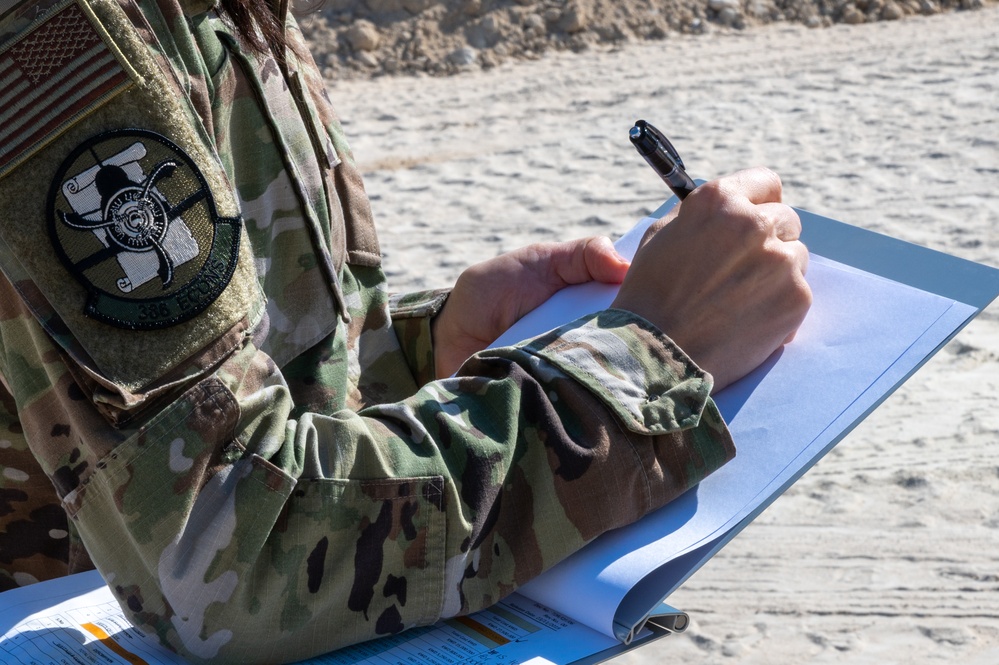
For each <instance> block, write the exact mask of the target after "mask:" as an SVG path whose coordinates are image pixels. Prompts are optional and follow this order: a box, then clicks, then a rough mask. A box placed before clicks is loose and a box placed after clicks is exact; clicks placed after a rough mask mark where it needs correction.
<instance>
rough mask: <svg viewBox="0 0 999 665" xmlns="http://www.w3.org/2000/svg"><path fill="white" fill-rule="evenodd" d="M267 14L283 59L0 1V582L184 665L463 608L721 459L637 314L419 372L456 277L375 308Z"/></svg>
mask: <svg viewBox="0 0 999 665" xmlns="http://www.w3.org/2000/svg"><path fill="white" fill-rule="evenodd" d="M275 12H276V15H277V16H278V17H279V19H280V20H281V21H283V23H284V26H285V31H286V32H285V36H286V38H287V41H288V48H287V49H285V50H284V52H283V53H281V54H279V55H280V57H274V56H273V53H271V54H268V53H265V52H259V51H256V50H253V49H246V48H242V47H241V40H240V38H239V37H238V36H237V35H235V34H234V31H233V29H232V27H231V26H230V24H229V23H228V22H226V21H223V20H221V19H220V18H219V16H218V14H217V13H216V12H214V11H212V7H211V1H210V0H157V2H142V3H141V5H139V4H136V3H134V2H132V1H131V0H27V1H24V2H17V1H16V0H14V1H13V2H12V0H2V2H0V268H2V275H0V589H2V588H11V587H13V586H17V585H23V584H28V583H32V582H34V581H37V580H42V579H47V578H52V577H56V576H59V575H64V574H67V573H71V572H75V571H80V570H85V569H87V568H89V567H91V566H92V565H93V564H96V565H97V567H98V568H99V569H100V571H101V573H102V574H103V575H104V577H105V578H106V579H107V581H108V583H109V585H110V587H111V589H112V590H113V591H114V593H115V595H116V596H117V598H118V599H119V601H120V602H121V604H122V607H123V609H124V610H125V612H126V614H127V616H128V617H129V618H130V619H131V620H132V621H133V622H134V623H135V624H136V625H137V626H139V627H141V628H143V629H144V630H146V631H149V632H150V633H153V634H156V635H157V636H158V637H159V639H160V640H161V641H162V642H163V643H164V644H166V645H168V646H169V647H170V648H172V649H174V650H176V651H178V652H179V653H181V654H182V655H184V656H185V657H186V658H188V659H190V660H192V661H195V662H207V661H212V662H276V661H290V660H296V659H299V658H304V657H307V656H310V655H314V654H316V653H321V652H324V651H328V650H332V649H335V648H337V647H340V646H343V645H347V644H350V643H354V642H357V641H360V640H365V639H369V638H372V637H376V636H378V635H385V634H392V633H396V632H398V631H400V630H403V629H405V628H408V627H412V626H416V625H421V624H427V623H432V622H435V621H437V620H438V619H440V618H442V617H448V616H453V615H456V614H461V613H467V612H472V611H475V610H478V609H480V608H482V607H485V606H488V605H490V604H491V603H493V602H495V601H497V600H498V599H500V598H501V597H503V596H504V595H505V594H508V593H510V592H511V591H513V590H514V589H516V588H517V587H518V586H519V585H521V584H523V583H524V582H526V581H527V580H529V579H531V578H533V577H534V576H536V575H538V574H539V573H541V572H542V571H544V570H545V569H547V568H548V567H550V566H551V565H553V564H554V563H555V562H557V561H559V560H560V559H562V558H564V557H565V556H567V555H568V554H569V553H571V552H573V551H575V550H577V549H579V548H580V547H582V546H583V545H584V544H585V543H587V542H588V541H590V540H592V539H593V538H594V537H596V536H597V535H599V534H600V533H602V532H604V531H607V530H608V529H612V528H614V527H617V526H620V525H624V524H627V523H630V522H632V521H634V520H636V519H638V518H639V517H641V516H642V515H644V514H646V513H647V512H649V511H650V510H653V509H655V508H657V507H659V506H661V505H663V504H665V503H666V502H668V501H669V500H670V499H671V498H673V497H675V496H676V495H678V494H679V493H681V492H683V491H684V490H686V489H687V488H689V487H691V486H692V485H694V484H695V483H697V482H698V481H699V480H700V479H701V478H703V477H704V476H706V475H707V474H709V473H711V472H712V471H713V470H714V469H716V468H718V467H719V466H720V465H722V464H723V463H724V462H725V461H726V460H727V459H729V458H730V457H731V456H732V455H733V454H734V449H733V446H732V443H731V441H730V438H729V435H728V433H727V430H726V428H725V425H724V423H723V422H722V420H721V418H720V417H719V415H718V412H717V410H716V408H715V406H714V404H713V402H712V401H711V399H710V397H709V393H710V391H711V386H712V382H711V377H710V375H708V374H706V373H705V372H703V371H702V370H701V369H699V368H698V367H697V366H696V365H694V364H693V362H691V360H690V359H689V358H688V357H687V356H686V355H685V354H684V353H683V352H682V351H681V350H680V348H679V347H678V346H677V345H676V344H674V342H673V341H672V340H671V339H670V338H668V337H666V336H665V335H664V334H663V333H662V332H660V330H659V329H658V328H657V327H656V326H655V325H653V324H652V323H649V322H648V321H646V320H645V319H644V318H642V317H639V316H636V315H635V314H633V313H632V312H631V311H626V309H631V310H632V311H639V310H640V309H641V304H640V303H639V301H638V300H635V296H634V289H632V290H631V293H632V295H631V296H630V301H629V296H627V294H626V292H627V289H623V290H622V294H623V295H622V300H621V304H622V306H625V305H629V307H625V309H610V310H606V311H602V312H597V313H594V314H593V315H590V316H587V317H584V318H583V319H580V320H578V321H574V322H572V323H570V324H567V325H565V326H563V327H561V328H559V329H557V330H554V331H552V332H550V333H547V334H545V335H542V336H540V337H538V338H535V339H532V340H527V341H525V342H524V343H522V344H519V345H517V346H515V347H510V348H503V349H497V350H492V351H488V352H481V353H478V354H476V355H475V356H473V357H472V358H471V359H469V360H468V361H467V362H466V363H465V364H464V365H463V366H462V368H461V370H460V372H459V373H458V375H457V376H456V377H455V378H452V379H444V380H435V378H436V377H437V376H438V375H444V376H446V375H447V374H448V373H450V371H451V370H452V369H453V367H452V366H451V365H449V364H448V362H442V361H441V357H442V354H441V353H437V354H436V356H435V353H434V343H435V337H433V336H432V335H431V332H433V331H436V333H437V338H441V337H446V335H445V333H447V332H448V331H449V330H451V329H452V328H455V327H456V328H457V329H458V330H459V331H460V330H461V329H462V326H461V325H460V324H459V325H456V324H455V321H456V320H460V317H461V314H460V311H459V309H460V308H461V307H463V306H465V305H466V304H467V303H468V302H470V301H472V302H474V301H475V300H474V298H472V299H471V300H470V296H469V292H470V290H471V292H473V293H474V291H475V289H476V288H478V286H476V284H477V283H476V280H475V278H474V276H470V277H468V278H467V279H466V280H465V284H466V285H467V284H471V285H472V287H469V288H464V287H462V280H459V286H458V287H456V290H455V292H454V294H453V295H452V296H451V300H450V301H448V292H447V291H433V292H427V293H418V294H410V295H407V296H404V297H399V298H394V299H392V298H390V297H389V295H388V292H387V290H386V286H385V278H384V274H383V272H382V269H381V257H380V253H379V249H378V243H377V240H376V237H375V233H374V227H373V224H372V220H371V214H370V211H369V208H368V203H367V200H366V198H365V195H364V192H363V189H362V186H361V182H360V179H359V176H358V173H357V171H356V169H355V168H354V166H353V165H352V161H351V156H350V152H349V149H348V147H347V145H346V143H345V141H344V139H343V135H342V132H341V129H340V125H339V123H338V121H337V119H336V118H335V116H334V114H333V112H332V109H331V107H330V104H329V101H328V99H327V96H326V93H325V92H324V90H323V84H322V81H321V78H320V75H319V73H318V71H317V69H316V67H315V65H314V63H313V62H312V60H311V58H310V57H309V56H308V54H307V50H306V47H305V44H304V41H303V40H302V37H301V34H300V33H299V31H298V29H297V27H296V25H295V23H294V20H293V19H291V18H290V17H288V16H287V3H286V2H285V3H278V5H277V9H275ZM730 184H731V183H730ZM728 189H729V190H730V189H732V187H729V188H728ZM771 189H773V188H772V187H771ZM714 191H715V196H714V198H713V199H711V200H712V201H713V205H714V207H713V208H712V209H713V210H714V211H715V212H716V213H717V211H718V210H719V209H720V208H722V207H723V205H722V204H723V203H725V202H726V201H728V198H726V197H727V196H729V194H730V193H726V192H727V190H726V188H725V187H722V186H719V187H716V188H715V190H714ZM695 194H696V193H695ZM692 196H693V195H692ZM707 196H708V195H704V197H702V199H704V200H708V199H707V198H705V197H707ZM776 197H779V186H778V189H777V193H776ZM694 198H695V199H696V198H697V197H696V196H694ZM765 199H766V201H772V200H777V199H776V198H775V195H774V194H773V193H772V192H771V193H769V194H768V195H767V196H766V197H765ZM760 202H762V201H754V203H760ZM771 205H776V204H771ZM702 207H704V208H705V209H707V208H708V207H709V206H702ZM781 215H784V213H783V212H782V213H781ZM715 216H716V217H719V215H717V214H716V215H715ZM723 216H724V215H721V217H723ZM785 216H786V215H785ZM771 226H772V225H771ZM785 226H787V223H785ZM791 226H793V224H792V225H791ZM677 228H680V226H679V225H677ZM771 230H772V229H771ZM789 234H790V235H793V236H794V237H793V238H791V237H786V236H788V235H789ZM771 235H772V234H771ZM778 235H781V236H782V240H788V241H794V240H795V239H796V235H795V234H794V233H793V231H785V232H781V233H778ZM657 237H658V236H657ZM650 244H651V242H650ZM798 253H799V254H800V251H798ZM541 254H544V252H541ZM531 255H532V256H536V255H537V251H536V250H535V253H534V254H531ZM584 255H587V256H589V259H588V260H592V261H596V262H597V263H601V262H602V263H603V264H604V265H605V268H604V269H603V272H605V273H607V272H608V271H609V272H610V273H615V271H618V272H620V271H623V269H624V268H623V267H621V266H618V267H617V268H615V267H614V266H613V265H612V264H613V263H614V261H615V259H614V257H613V256H612V254H611V252H610V251H609V250H607V248H606V246H605V245H602V244H601V243H599V242H596V243H593V242H583V243H576V244H575V245H573V246H572V257H573V260H574V261H576V260H578V259H579V258H580V257H581V256H584ZM523 256H526V255H522V257H523ZM594 257H595V258H594ZM502 261H503V260H502V259H501V260H500V263H498V264H495V265H493V264H490V265H491V267H489V268H488V269H487V270H486V271H485V272H486V273H488V272H489V271H490V270H493V271H494V272H495V271H496V270H499V269H500V268H502V267H503V265H507V266H508V265H509V264H502ZM501 264H502V265H501ZM798 264H799V265H798V268H799V271H798V273H796V275H797V277H800V271H801V270H803V264H802V263H801V261H800V259H799V260H798ZM637 265H638V264H636V266H637ZM606 266H610V267H609V268H608V267H606ZM549 267H551V266H549ZM619 268H620V270H618V269H619ZM594 272H596V273H599V272H600V270H597V271H594ZM470 274H471V273H470ZM480 274H481V273H480ZM594 276H596V277H598V278H599V275H584V276H582V277H579V278H578V279H590V278H593V277H594ZM608 279H614V277H613V274H612V276H611V277H610V278H608ZM486 281H488V280H486ZM799 282H800V280H799ZM557 286H558V285H557V284H556V285H550V286H548V287H544V288H541V289H539V290H537V291H535V292H532V293H531V294H529V295H524V294H520V295H519V296H518V297H519V298H520V300H521V307H520V308H518V309H516V311H517V312H519V311H520V309H522V308H523V307H522V306H523V304H524V303H526V302H527V301H530V302H537V301H538V299H539V298H543V297H544V296H546V295H547V294H548V293H550V292H552V291H554V290H555V289H556V288H557ZM626 286H627V283H626ZM798 295H799V296H800V295H801V288H800V283H799V288H798ZM639 300H640V299H639ZM799 300H801V298H800V297H799ZM483 301H484V302H488V299H486V300H483ZM445 303H448V307H445V308H444V310H443V312H442V311H441V310H442V307H443V306H444V305H445ZM634 303H639V304H637V305H635V306H630V305H632V304H634ZM804 307H806V308H807V303H805V304H804ZM448 312H449V313H450V317H451V318H447V317H445V313H448ZM438 313H440V316H438V317H437V318H436V319H434V317H435V316H437V315H438ZM799 314H800V316H798V315H799ZM803 315H804V310H803V309H802V307H801V306H800V304H799V306H798V307H797V313H795V314H794V315H793V316H791V317H785V318H787V321H789V322H788V323H786V325H784V328H785V329H784V330H783V332H781V333H780V334H778V335H777V336H776V337H774V340H773V341H772V342H767V343H768V344H769V349H765V350H764V351H765V353H769V351H770V350H772V349H773V348H776V345H777V344H779V343H780V342H781V341H782V340H784V338H785V336H786V335H787V333H788V332H790V331H792V330H793V329H794V328H795V327H796V325H797V322H800V317H801V316H803ZM455 317H458V318H457V319H456V318H455ZM795 317H797V319H796V322H795V321H794V320H793V319H795ZM515 318H516V313H514V314H508V315H507V316H506V317H505V318H504V317H498V318H497V319H496V321H497V322H494V323H493V324H492V328H489V329H488V330H486V332H488V333H489V334H495V333H498V332H500V331H501V329H502V327H503V326H505V325H508V324H509V323H512V321H513V319H515ZM438 324H439V327H438ZM432 325H433V326H434V328H433V330H432ZM465 330H466V337H468V336H469V334H468V332H467V331H468V327H467V326H466V328H465ZM477 332H479V333H482V331H481V330H480V331H477ZM482 334H484V333H482ZM452 337H453V336H452ZM690 339H691V340H695V339H700V338H694V337H691V338H690ZM436 342H437V343H438V345H440V344H442V342H441V340H440V339H436ZM710 343H712V342H711V341H710V340H709V341H708V342H706V344H710ZM691 344H692V345H694V346H696V343H695V342H693V341H692V342H691ZM466 346H467V344H466ZM481 346H482V345H481V344H480V345H478V347H476V346H475V344H472V345H471V347H470V348H469V349H468V350H469V352H471V351H475V350H478V349H480V348H481ZM454 348H464V347H462V346H461V345H457V346H455V347H454ZM760 353H763V351H759V350H757V353H756V356H758V355H760ZM765 353H764V357H765ZM452 355H453V354H452ZM709 355H710V354H708V353H705V357H706V358H707V357H709ZM756 356H754V355H753V354H748V356H747V358H749V360H748V362H749V363H750V364H752V363H755V362H758V360H759V359H760V358H758V357H756ZM452 364H453V363H452ZM736 374H738V372H736ZM91 561H92V562H93V563H91Z"/></svg>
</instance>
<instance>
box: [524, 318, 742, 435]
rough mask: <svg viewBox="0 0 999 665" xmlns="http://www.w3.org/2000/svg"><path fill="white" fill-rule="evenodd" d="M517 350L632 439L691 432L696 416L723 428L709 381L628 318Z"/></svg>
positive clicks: (581, 326)
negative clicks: (576, 388)
mask: <svg viewBox="0 0 999 665" xmlns="http://www.w3.org/2000/svg"><path fill="white" fill-rule="evenodd" d="M518 347H519V348H520V349H522V350H523V351H525V352H527V353H530V354H531V355H533V356H535V357H537V358H540V359H543V360H545V361H547V362H548V363H550V364H551V365H554V366H555V367H556V368H558V369H559V370H560V371H562V372H564V373H565V374H567V375H568V376H570V377H572V378H573V379H574V380H575V381H577V382H579V383H580V384H581V385H583V386H584V387H586V388H587V389H588V390H589V391H591V392H592V393H593V394H594V395H596V396H597V397H598V398H599V399H600V401H601V402H603V404H604V405H605V406H606V407H607V408H608V409H610V411H611V412H612V413H614V414H615V415H616V416H617V417H618V419H619V420H620V421H621V423H622V424H623V425H624V426H625V427H626V428H627V429H628V430H630V431H632V432H635V433H637V434H643V435H655V434H666V433H670V432H676V431H680V430H686V429H690V428H693V427H696V426H697V425H698V424H699V423H700V421H701V418H702V416H707V417H708V418H709V419H710V420H712V421H715V420H717V421H718V422H717V423H712V424H715V425H717V424H721V417H720V416H719V415H718V411H717V409H716V408H715V406H714V402H713V401H712V400H711V397H710V395H711V388H712V386H713V384H714V381H713V379H712V377H711V375H710V374H708V373H707V372H704V371H703V370H701V369H700V368H699V367H697V365H695V364H694V362H693V361H692V360H691V359H690V358H688V357H687V355H686V354H685V353H684V352H683V351H682V350H680V348H679V347H678V346H677V345H676V344H674V343H673V341H672V340H671V339H670V338H669V337H667V336H666V335H665V334H663V333H662V331H660V330H659V329H658V328H656V327H655V326H654V325H652V324H651V323H649V322H648V321H646V320H645V319H643V318H641V317H639V316H637V315H635V314H633V313H631V312H627V311H624V310H617V309H608V310H603V311H601V312H597V313H594V314H590V315H587V316H584V317H582V318H579V319H576V320H575V321H573V322H571V323H568V324H566V325H564V326H561V327H559V328H556V329H555V330H552V331H550V332H547V333H545V334H543V335H540V336H538V337H535V338H533V339H529V340H525V341H524V342H521V343H520V344H519V345H518ZM722 426H723V424H722Z"/></svg>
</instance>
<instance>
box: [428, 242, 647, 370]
mask: <svg viewBox="0 0 999 665" xmlns="http://www.w3.org/2000/svg"><path fill="white" fill-rule="evenodd" d="M628 266H629V263H628V261H627V259H625V258H623V257H621V256H620V255H619V254H618V253H617V252H616V251H615V250H614V245H613V244H612V243H611V241H610V239H609V238H606V237H603V236H591V237H589V238H582V239H580V240H572V241H569V242H559V243H539V244H536V245H529V246H527V247H523V248H521V249H518V250H515V251H513V252H510V253H508V254H502V255H500V256H497V257H496V258H494V259H490V260H488V261H483V262H482V263H478V264H476V265H474V266H472V267H470V268H468V269H467V270H465V271H464V272H463V273H461V275H459V276H458V281H457V282H456V283H455V285H454V290H452V291H451V295H450V296H448V299H447V302H446V303H445V305H444V309H442V310H441V311H440V312H439V313H438V314H437V316H436V317H435V318H434V321H433V324H432V326H433V327H432V331H433V339H434V358H435V368H436V373H437V377H438V378H444V377H448V376H451V375H452V374H454V372H455V371H457V369H458V368H459V367H460V366H461V364H462V363H463V362H465V360H466V359H467V358H468V357H469V356H471V355H472V354H473V353H476V352H478V351H481V350H482V349H484V348H486V346H488V345H489V344H491V343H492V342H493V341H494V340H495V339H496V338H497V337H499V336H500V335H501V334H502V333H503V332H505V331H506V329H507V328H509V327H510V326H512V325H513V324H514V323H516V322H517V320H518V319H520V317H522V316H524V314H527V313H528V312H529V311H531V310H532V309H534V308H535V307H537V306H538V305H540V304H541V303H543V302H544V301H545V300H547V299H548V298H550V297H551V296H552V295H553V294H554V293H555V292H556V291H558V290H560V289H562V288H563V287H565V286H568V285H570V284H580V283H582V282H590V281H598V282H604V283H608V284H619V283H620V282H621V281H622V280H623V279H624V275H625V273H627V271H628Z"/></svg>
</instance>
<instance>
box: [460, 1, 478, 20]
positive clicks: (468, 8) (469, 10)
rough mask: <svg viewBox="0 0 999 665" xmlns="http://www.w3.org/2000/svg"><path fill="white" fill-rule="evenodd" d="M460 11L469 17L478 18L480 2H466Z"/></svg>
mask: <svg viewBox="0 0 999 665" xmlns="http://www.w3.org/2000/svg"><path fill="white" fill-rule="evenodd" d="M462 11H463V12H465V13H466V14H467V15H469V16H478V15H479V14H481V13H482V2H481V0H467V1H466V2H465V6H464V7H463V8H462Z"/></svg>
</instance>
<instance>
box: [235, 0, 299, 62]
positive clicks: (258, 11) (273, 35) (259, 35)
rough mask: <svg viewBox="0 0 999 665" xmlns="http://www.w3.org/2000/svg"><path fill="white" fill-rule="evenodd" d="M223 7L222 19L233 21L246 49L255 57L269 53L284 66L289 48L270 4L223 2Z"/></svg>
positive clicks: (261, 1) (262, 1)
mask: <svg viewBox="0 0 999 665" xmlns="http://www.w3.org/2000/svg"><path fill="white" fill-rule="evenodd" d="M220 4H221V9H222V14H223V16H225V17H226V18H228V19H229V20H230V21H232V24H233V27H235V28H236V33H237V34H238V35H239V37H240V39H241V41H242V43H243V44H242V45H243V47H244V48H247V49H249V50H251V51H255V52H256V53H267V52H268V51H270V52H271V54H272V55H273V56H274V57H275V58H277V60H278V62H284V51H285V48H286V47H287V46H288V43H287V41H286V40H285V37H284V26H283V25H281V21H279V20H278V17H277V15H276V14H275V13H274V8H273V7H272V6H271V5H270V3H269V2H268V1H267V0H221V3H220Z"/></svg>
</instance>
